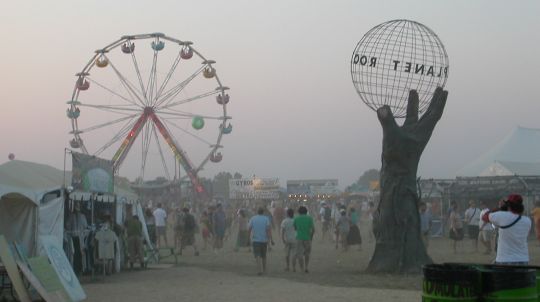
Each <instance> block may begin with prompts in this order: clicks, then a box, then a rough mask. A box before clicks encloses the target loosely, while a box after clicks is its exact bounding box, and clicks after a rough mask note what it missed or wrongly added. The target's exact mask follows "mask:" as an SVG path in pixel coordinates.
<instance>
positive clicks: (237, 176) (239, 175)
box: [233, 172, 242, 179]
mask: <svg viewBox="0 0 540 302" xmlns="http://www.w3.org/2000/svg"><path fill="white" fill-rule="evenodd" d="M233 178H234V179H241V178H242V174H240V173H238V172H234V176H233Z"/></svg>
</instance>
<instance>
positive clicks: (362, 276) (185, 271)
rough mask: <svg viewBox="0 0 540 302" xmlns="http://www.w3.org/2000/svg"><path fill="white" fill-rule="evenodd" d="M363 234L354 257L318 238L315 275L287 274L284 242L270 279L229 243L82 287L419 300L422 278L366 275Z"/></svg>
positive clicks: (132, 295)
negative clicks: (216, 249)
mask: <svg viewBox="0 0 540 302" xmlns="http://www.w3.org/2000/svg"><path fill="white" fill-rule="evenodd" d="M363 229H364V230H366V229H367V228H365V227H364V228H363ZM319 230H320V228H319ZM364 230H363V232H362V233H363V239H364V244H363V245H362V250H358V248H357V247H352V248H351V249H350V250H349V251H347V252H343V251H341V250H336V249H335V246H334V245H333V244H332V243H331V242H330V241H327V242H322V240H321V238H320V234H318V235H319V236H317V235H316V239H315V241H314V245H313V252H312V257H313V260H312V263H311V265H310V273H309V274H305V273H298V272H297V273H292V272H284V270H283V269H284V262H283V258H284V252H283V247H282V245H281V244H280V243H277V244H276V246H275V247H274V248H273V250H272V251H271V252H270V253H269V260H268V261H269V264H268V265H269V272H268V274H267V275H266V276H263V277H258V276H256V268H255V263H254V259H253V256H252V254H251V253H249V252H248V251H247V250H243V251H242V250H241V251H239V252H234V251H233V248H232V247H233V240H229V241H227V242H226V247H225V248H224V250H223V251H222V252H220V253H218V254H215V253H213V252H212V251H211V250H210V249H207V250H205V251H201V255H200V256H198V257H195V256H194V255H193V251H192V250H191V249H190V248H189V249H188V250H187V251H185V252H184V255H183V256H180V258H179V263H178V265H177V266H174V265H172V264H170V265H166V264H163V263H173V260H172V259H164V260H163V261H162V264H160V265H153V266H151V267H150V268H149V269H147V270H144V271H137V270H136V271H128V272H123V273H120V274H116V275H113V276H109V277H107V278H106V279H105V280H100V281H97V282H89V281H84V280H83V287H84V289H85V291H86V293H87V295H88V301H178V300H180V299H182V300H188V301H248V300H250V301H254V300H256V301H306V300H309V301H326V302H327V301H420V299H421V280H422V276H421V275H414V276H392V275H375V276H374V275H369V274H366V273H364V272H363V271H364V269H365V268H366V267H367V264H368V262H369V259H370V257H371V254H372V252H373V248H374V244H373V242H370V240H369V237H368V234H367V232H365V231H364ZM198 239H199V238H198ZM276 241H277V240H276ZM198 243H199V246H201V242H200V240H199V241H198ZM480 250H481V251H483V249H482V248H481V249H480ZM530 252H531V262H532V263H531V264H535V265H539V264H540V248H539V247H538V245H537V244H536V242H534V241H531V242H530ZM429 253H430V255H431V256H432V258H433V260H434V261H435V262H437V263H439V262H477V263H489V262H491V261H492V260H493V258H494V255H493V254H492V255H483V254H482V253H481V252H474V249H473V247H472V244H471V242H470V241H469V240H467V239H466V240H464V241H463V242H461V244H460V246H459V252H458V253H457V254H454V253H453V251H452V246H451V241H449V240H448V239H443V238H438V239H433V240H432V241H431V244H430V247H429Z"/></svg>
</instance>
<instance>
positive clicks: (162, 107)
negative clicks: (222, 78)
mask: <svg viewBox="0 0 540 302" xmlns="http://www.w3.org/2000/svg"><path fill="white" fill-rule="evenodd" d="M219 92H220V91H219V90H212V91H209V92H205V93H202V94H199V95H196V96H194V97H190V98H187V99H183V100H178V101H176V102H172V103H168V104H165V105H163V106H161V107H159V108H158V110H163V109H168V108H171V107H175V106H178V105H181V104H186V103H190V102H193V101H196V100H198V99H202V98H205V97H207V96H211V95H214V94H218V93H219Z"/></svg>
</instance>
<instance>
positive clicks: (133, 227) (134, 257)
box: [126, 215, 145, 269]
mask: <svg viewBox="0 0 540 302" xmlns="http://www.w3.org/2000/svg"><path fill="white" fill-rule="evenodd" d="M126 234H127V243H128V255H129V268H131V269H133V263H135V262H137V261H138V262H139V263H140V264H141V268H144V266H145V265H144V254H143V229H142V223H141V221H140V220H139V216H137V215H133V216H131V218H130V219H128V220H127V221H126Z"/></svg>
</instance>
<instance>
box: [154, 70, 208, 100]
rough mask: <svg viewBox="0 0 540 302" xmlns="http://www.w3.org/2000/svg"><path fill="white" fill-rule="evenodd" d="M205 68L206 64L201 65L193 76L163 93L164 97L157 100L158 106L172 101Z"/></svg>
mask: <svg viewBox="0 0 540 302" xmlns="http://www.w3.org/2000/svg"><path fill="white" fill-rule="evenodd" d="M203 70H204V66H201V67H200V68H199V69H197V70H196V71H195V72H194V73H193V74H192V75H191V76H189V77H188V78H187V79H185V80H184V81H182V82H180V83H179V84H177V85H176V86H174V87H172V88H171V89H169V90H168V91H167V92H165V94H164V95H163V98H162V99H161V100H158V102H156V107H159V106H161V105H162V104H164V105H163V106H167V103H169V102H170V101H172V100H173V99H174V98H175V97H176V96H177V95H178V94H179V93H180V92H181V91H182V90H183V89H184V88H185V87H186V86H187V85H188V84H189V83H190V82H191V81H192V80H193V79H195V78H196V77H197V76H198V75H199V74H200V73H201V72H202V71H203Z"/></svg>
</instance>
